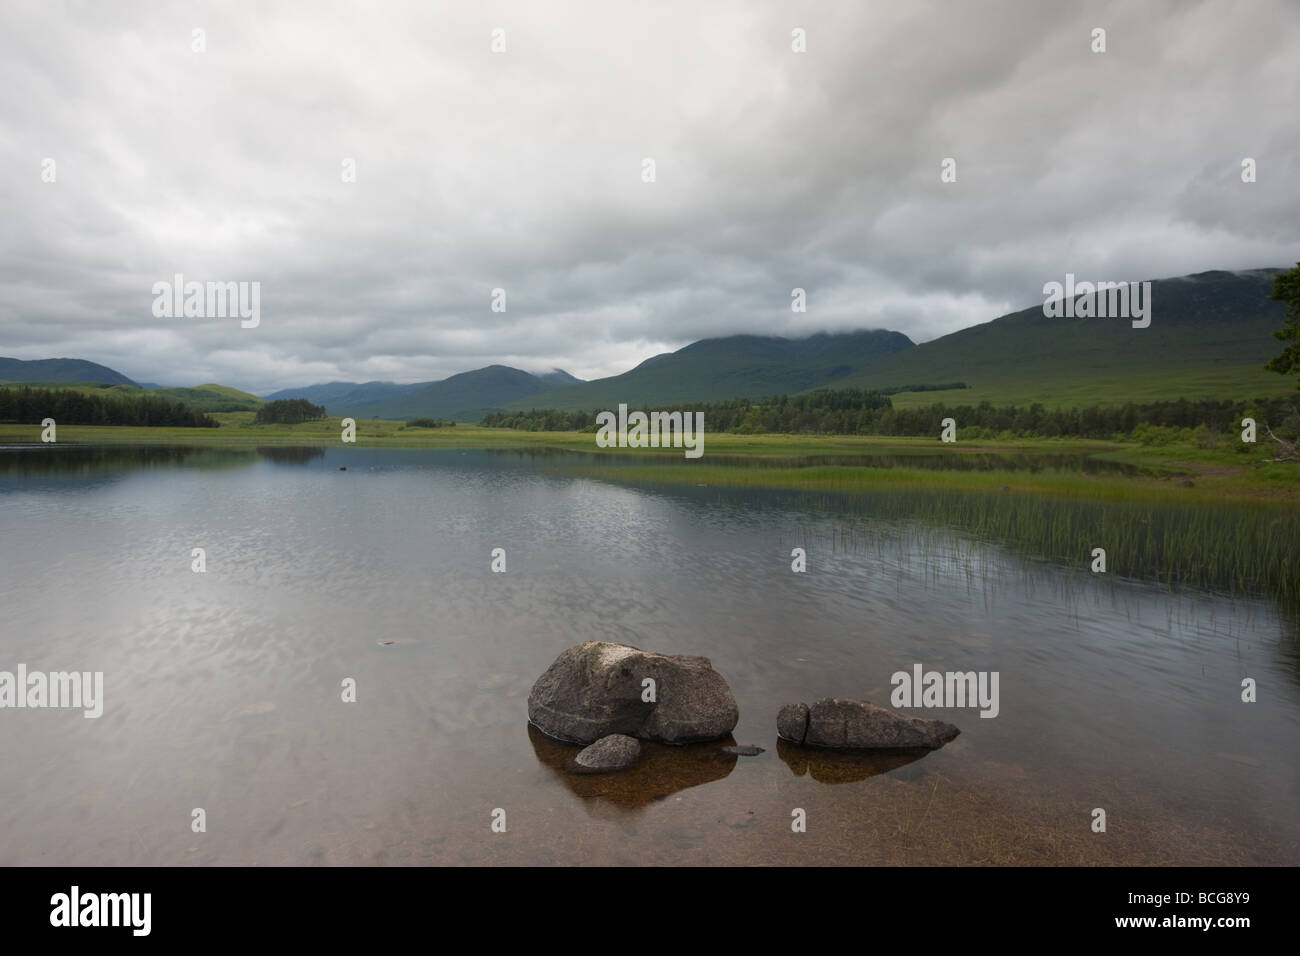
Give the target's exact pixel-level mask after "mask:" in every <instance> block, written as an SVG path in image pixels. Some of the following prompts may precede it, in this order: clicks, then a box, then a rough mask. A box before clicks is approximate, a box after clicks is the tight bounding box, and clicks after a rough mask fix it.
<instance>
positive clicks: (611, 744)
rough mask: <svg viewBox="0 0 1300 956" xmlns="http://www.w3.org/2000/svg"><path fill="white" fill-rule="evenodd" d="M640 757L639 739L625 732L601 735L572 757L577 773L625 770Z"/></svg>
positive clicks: (633, 764)
mask: <svg viewBox="0 0 1300 956" xmlns="http://www.w3.org/2000/svg"><path fill="white" fill-rule="evenodd" d="M640 759H641V741H639V740H637V739H636V738H635V737H629V736H627V735H626V734H610V735H609V736H608V737H601V738H600V739H599V740H597V741H596V742H595V743H594V744H592V745H591V746H589V747H584V748H583V749H582V750H581V751H580V752H579V753H578V756H577V757H575V758H574V760H575V762H576V763H577V768H576V769H577V770H578V772H579V773H584V772H585V773H607V772H609V771H612V770H626V769H627V768H628V767H632V766H635V765H636V762H637V761H638V760H640Z"/></svg>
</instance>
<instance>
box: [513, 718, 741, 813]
mask: <svg viewBox="0 0 1300 956" xmlns="http://www.w3.org/2000/svg"><path fill="white" fill-rule="evenodd" d="M528 739H529V741H530V742H531V743H532V745H533V752H534V753H535V754H536V755H537V759H538V760H539V761H540V762H541V763H543V764H545V765H546V766H547V767H550V768H551V770H553V771H554V772H555V773H556V775H557V776H558V777H559V778H560V779H561V780H562V781H563V782H564V785H565V786H566V787H568V788H569V790H571V791H572V792H573V794H574V795H575V796H577V797H580V798H581V799H582V801H583V805H584V806H585V807H586V809H587V811H588V812H589V813H590V814H591V815H592V816H597V817H602V818H604V817H608V816H610V810H611V809H613V810H614V811H615V813H614V815H615V816H618V815H621V814H624V813H636V812H637V811H639V810H641V809H643V808H644V807H646V806H648V805H649V804H651V803H654V802H655V801H658V800H663V799H664V798H665V797H670V796H672V795H673V794H675V793H678V792H680V791H682V790H686V789H688V788H689V787H699V786H702V785H704V784H706V783H712V782H714V781H715V780H721V779H723V778H724V777H726V776H727V775H728V774H729V773H731V771H732V769H733V768H734V767H735V766H736V762H737V761H738V760H739V759H740V758H739V757H738V756H736V755H735V754H731V753H727V752H726V751H725V750H723V749H722V748H723V747H725V746H728V745H734V744H735V742H736V741H735V740H734V739H733V738H732V737H731V736H730V735H728V736H726V737H724V738H722V739H721V740H715V741H711V742H709V743H704V744H687V745H685V746H680V747H670V746H668V745H666V744H657V743H654V742H652V741H642V742H641V760H640V761H639V762H638V763H637V765H636V766H635V767H632V768H631V769H629V770H622V771H619V772H617V773H600V774H578V773H574V772H572V767H573V758H574V757H575V756H577V754H578V751H580V750H581V749H582V748H581V747H579V746H577V745H575V744H563V743H560V742H559V741H557V740H553V739H552V738H550V737H548V736H546V734H544V733H542V732H541V731H540V730H538V729H537V728H536V727H534V726H533V725H532V724H529V725H528Z"/></svg>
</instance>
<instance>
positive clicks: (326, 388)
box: [266, 382, 432, 415]
mask: <svg viewBox="0 0 1300 956" xmlns="http://www.w3.org/2000/svg"><path fill="white" fill-rule="evenodd" d="M430 384H432V383H430V382H416V383H414V384H411V385H398V384H397V383H396V382H329V383H327V384H325V385H305V386H303V387H302V388H284V389H281V390H280V391H278V392H273V393H271V394H270V395H267V396H266V400H267V401H268V402H274V401H277V400H279V399H282V398H305V399H307V401H309V402H311V403H312V404H313V405H324V406H325V410H326V411H327V412H329V414H331V415H346V414H349V413H350V412H353V411H355V410H356V408H357V407H358V406H361V405H369V404H372V403H375V402H387V401H392V400H394V399H397V398H401V397H402V396H403V395H408V394H410V393H411V392H418V391H419V390H420V389H422V388H424V387H426V386H428V385H430Z"/></svg>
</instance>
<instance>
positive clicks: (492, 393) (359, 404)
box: [266, 365, 582, 422]
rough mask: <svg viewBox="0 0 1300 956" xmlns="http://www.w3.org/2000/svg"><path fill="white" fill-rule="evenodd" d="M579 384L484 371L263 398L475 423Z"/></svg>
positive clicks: (359, 413) (566, 377)
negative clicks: (511, 405) (532, 398)
mask: <svg viewBox="0 0 1300 956" xmlns="http://www.w3.org/2000/svg"><path fill="white" fill-rule="evenodd" d="M581 382H582V379H580V378H575V377H574V376H572V375H570V374H569V373H568V372H565V371H563V370H562V369H555V370H554V371H551V372H547V373H545V374H542V375H533V374H532V373H530V372H521V371H520V370H519V369H517V368H510V367H509V366H506V365H489V366H488V367H487V368H480V369H475V370H474V371H472V372H461V373H460V374H459V375H453V376H451V377H450V378H445V379H442V380H441V381H437V382H416V383H415V384H412V385H398V384H395V383H393V382H365V383H362V384H357V383H355V382H330V383H329V384H328V385H308V386H306V387H305V388H286V389H282V390H280V391H278V392H274V393H272V394H270V395H268V396H266V398H267V400H268V401H275V400H277V399H281V398H305V399H307V401H309V402H312V403H313V404H316V405H323V406H325V410H326V411H327V412H328V413H329V414H331V415H351V416H353V417H354V418H387V419H399V420H400V419H408V418H443V419H450V420H451V421H460V422H471V421H472V422H476V421H478V420H479V419H481V418H482V417H483V416H484V415H486V414H487V413H488V412H493V411H499V410H500V409H501V408H502V406H503V405H505V404H506V403H507V402H510V401H512V400H514V399H517V398H522V397H523V396H526V395H536V394H539V393H541V392H545V391H548V390H549V389H553V388H556V387H558V386H562V385H575V384H579V383H581Z"/></svg>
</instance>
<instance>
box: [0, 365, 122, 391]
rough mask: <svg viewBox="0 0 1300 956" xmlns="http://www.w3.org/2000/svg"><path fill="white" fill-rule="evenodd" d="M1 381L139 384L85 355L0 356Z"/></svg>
mask: <svg viewBox="0 0 1300 956" xmlns="http://www.w3.org/2000/svg"><path fill="white" fill-rule="evenodd" d="M0 382H86V383H88V384H90V383H100V384H104V385H135V384H137V383H136V382H133V381H131V380H130V379H129V378H127V377H126V376H125V375H123V374H122V373H121V372H115V371H113V369H111V368H109V367H108V366H107V365H100V364H99V363H98V362H87V361H86V360H85V359H71V358H55V359H30V360H24V359H16V358H0Z"/></svg>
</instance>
